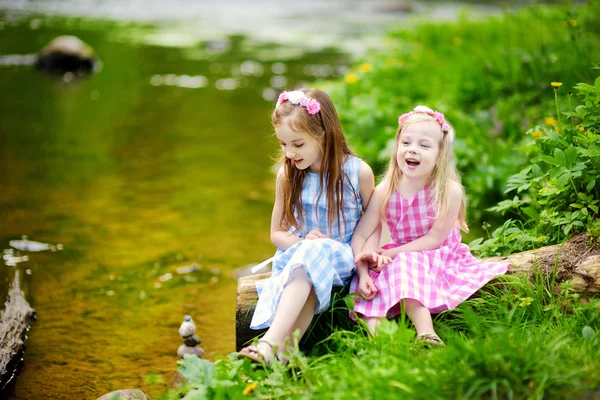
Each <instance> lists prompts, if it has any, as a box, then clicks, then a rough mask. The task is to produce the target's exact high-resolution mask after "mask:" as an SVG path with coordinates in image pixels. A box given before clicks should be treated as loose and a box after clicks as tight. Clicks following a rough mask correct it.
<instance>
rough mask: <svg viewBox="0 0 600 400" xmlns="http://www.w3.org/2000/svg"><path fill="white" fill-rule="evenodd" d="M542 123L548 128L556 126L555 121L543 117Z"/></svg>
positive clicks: (551, 118)
mask: <svg viewBox="0 0 600 400" xmlns="http://www.w3.org/2000/svg"><path fill="white" fill-rule="evenodd" d="M544 122H545V123H546V125H548V126H554V125H556V120H555V119H554V118H553V117H545V118H544Z"/></svg>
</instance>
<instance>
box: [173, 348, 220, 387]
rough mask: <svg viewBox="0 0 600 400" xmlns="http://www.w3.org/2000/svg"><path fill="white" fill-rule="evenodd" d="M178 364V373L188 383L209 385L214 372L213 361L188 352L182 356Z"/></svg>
mask: <svg viewBox="0 0 600 400" xmlns="http://www.w3.org/2000/svg"><path fill="white" fill-rule="evenodd" d="M180 365H181V366H180V367H179V373H180V374H181V375H183V377H184V378H186V379H187V380H188V381H190V383H196V384H204V385H210V384H211V383H212V380H213V377H214V376H215V374H216V368H215V366H214V364H213V363H211V362H210V361H208V360H204V359H202V358H199V357H196V356H192V355H189V354H186V355H185V356H184V357H183V361H181V362H180Z"/></svg>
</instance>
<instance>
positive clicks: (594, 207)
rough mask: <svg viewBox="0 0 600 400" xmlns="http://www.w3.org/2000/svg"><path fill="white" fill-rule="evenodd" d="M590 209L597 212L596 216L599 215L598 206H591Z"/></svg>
mask: <svg viewBox="0 0 600 400" xmlns="http://www.w3.org/2000/svg"><path fill="white" fill-rule="evenodd" d="M588 207H589V208H591V209H592V210H594V212H595V213H596V214H598V206H596V205H594V204H590V205H589V206H588Z"/></svg>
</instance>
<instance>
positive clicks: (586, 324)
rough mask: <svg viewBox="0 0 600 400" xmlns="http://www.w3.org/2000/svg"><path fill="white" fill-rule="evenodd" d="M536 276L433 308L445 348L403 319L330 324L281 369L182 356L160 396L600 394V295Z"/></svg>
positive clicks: (502, 281)
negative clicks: (371, 325)
mask: <svg viewBox="0 0 600 400" xmlns="http://www.w3.org/2000/svg"><path fill="white" fill-rule="evenodd" d="M553 287H555V286H554V281H553V279H551V278H550V279H548V278H547V277H544V276H543V275H537V277H534V278H533V279H531V280H527V279H525V278H522V277H517V276H505V277H501V278H498V279H497V280H496V284H495V285H494V286H491V288H490V290H486V291H484V292H482V293H481V297H478V298H474V299H470V300H467V301H466V302H464V303H463V304H461V305H460V306H459V307H458V308H457V309H456V310H453V311H448V312H444V313H442V314H439V315H438V316H437V317H436V319H435V326H436V329H437V331H438V332H439V333H440V336H442V338H443V339H444V340H445V342H446V343H447V346H446V347H443V348H433V349H429V348H426V347H424V346H423V345H421V344H420V343H418V342H415V331H414V329H413V328H412V326H411V324H410V323H409V322H408V321H407V320H406V319H405V318H403V317H402V316H401V317H400V318H399V320H398V321H384V323H382V325H381V326H380V327H379V329H378V334H377V335H376V336H375V337H372V338H370V337H368V336H367V334H366V331H365V329H364V328H362V327H361V326H359V325H355V326H354V329H352V330H347V329H338V330H334V332H333V333H332V334H331V336H330V337H329V338H327V340H324V341H322V342H321V343H320V344H318V345H317V346H316V347H315V348H314V349H313V351H312V352H311V353H309V354H308V355H304V354H302V353H301V352H300V351H299V350H297V351H295V352H292V353H291V354H289V357H290V362H289V364H288V366H287V367H283V366H281V365H275V367H274V368H273V369H271V370H267V371H265V370H263V369H260V368H256V367H255V366H253V365H251V364H250V362H249V361H248V360H237V359H236V358H235V357H234V356H229V357H226V358H224V359H222V360H218V361H216V362H215V363H211V362H209V361H205V360H200V359H195V358H188V359H185V360H184V361H182V362H181V367H180V372H181V373H182V374H183V375H184V376H185V377H186V378H187V379H188V380H189V383H190V384H189V386H187V387H185V388H183V389H180V390H177V391H175V390H172V391H170V392H168V393H165V394H164V395H163V396H162V397H161V398H162V399H175V398H178V396H184V397H183V398H184V399H205V398H206V399H237V398H245V397H246V395H244V394H243V392H244V389H246V388H248V389H247V390H250V389H251V388H253V387H254V384H255V385H256V386H255V388H254V390H253V391H252V392H251V393H249V394H248V396H249V397H252V398H261V399H266V398H294V399H302V398H318V399H349V398H365V399H388V398H389V399H566V398H569V399H571V398H586V397H585V396H589V397H587V398H590V399H591V398H595V396H598V395H600V375H598V374H597V367H598V361H597V360H598V357H599V356H600V343H599V342H600V335H599V334H598V332H599V331H600V316H599V315H600V313H598V307H600V300H595V301H592V302H591V303H587V304H586V303H585V302H582V301H581V299H580V298H579V296H578V295H577V294H573V293H571V292H570V291H569V290H568V287H562V288H560V290H558V291H556V290H554V289H552V288H553Z"/></svg>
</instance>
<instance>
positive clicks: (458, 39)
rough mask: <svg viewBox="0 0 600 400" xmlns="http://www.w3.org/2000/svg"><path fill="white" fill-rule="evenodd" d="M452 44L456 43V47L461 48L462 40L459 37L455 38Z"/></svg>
mask: <svg viewBox="0 0 600 400" xmlns="http://www.w3.org/2000/svg"><path fill="white" fill-rule="evenodd" d="M452 43H454V45H455V46H460V45H461V44H462V39H461V38H459V37H458V36H454V37H453V38H452Z"/></svg>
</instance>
